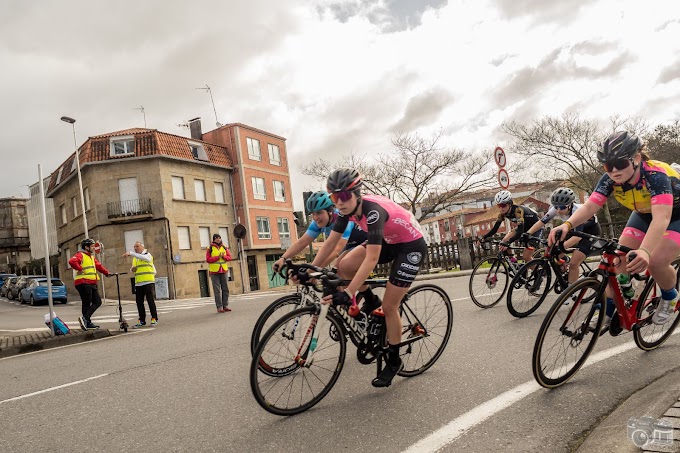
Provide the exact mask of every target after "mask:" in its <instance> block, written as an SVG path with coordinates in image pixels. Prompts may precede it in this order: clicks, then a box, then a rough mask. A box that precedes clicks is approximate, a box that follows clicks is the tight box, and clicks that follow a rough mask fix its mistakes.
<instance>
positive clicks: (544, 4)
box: [494, 0, 590, 24]
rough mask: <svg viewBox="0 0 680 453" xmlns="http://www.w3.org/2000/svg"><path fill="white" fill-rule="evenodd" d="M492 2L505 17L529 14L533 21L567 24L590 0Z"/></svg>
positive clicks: (512, 0)
mask: <svg viewBox="0 0 680 453" xmlns="http://www.w3.org/2000/svg"><path fill="white" fill-rule="evenodd" d="M494 3H495V4H496V5H497V7H498V9H499V10H500V12H501V14H502V15H503V16H504V17H505V18H507V19H515V18H519V17H525V16H529V17H531V18H532V19H533V22H534V23H546V22H556V23H559V24H568V23H569V22H572V21H573V20H574V19H576V18H577V17H578V14H579V12H580V9H581V8H582V7H583V6H585V5H587V4H588V3H590V1H589V0H571V1H568V2H560V1H553V2H551V1H544V0H494Z"/></svg>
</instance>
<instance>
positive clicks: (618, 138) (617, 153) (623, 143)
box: [597, 131, 644, 163]
mask: <svg viewBox="0 0 680 453" xmlns="http://www.w3.org/2000/svg"><path fill="white" fill-rule="evenodd" d="M642 145H644V142H643V141H642V140H641V139H640V138H639V137H638V136H637V135H635V134H633V133H632V132H627V131H621V132H614V133H613V134H612V135H610V136H609V137H607V139H606V140H605V141H604V143H602V149H601V150H600V151H598V152H597V160H599V161H600V162H603V163H604V162H607V161H610V160H612V159H630V158H631V157H633V156H634V155H635V153H636V152H638V151H639V150H640V148H642Z"/></svg>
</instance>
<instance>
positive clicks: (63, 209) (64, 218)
mask: <svg viewBox="0 0 680 453" xmlns="http://www.w3.org/2000/svg"><path fill="white" fill-rule="evenodd" d="M61 224H62V225H66V206H64V205H61Z"/></svg>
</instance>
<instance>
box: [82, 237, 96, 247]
mask: <svg viewBox="0 0 680 453" xmlns="http://www.w3.org/2000/svg"><path fill="white" fill-rule="evenodd" d="M94 244H95V241H94V239H90V238H87V239H83V242H81V243H80V247H82V248H83V249H84V248H85V247H92V246H93V245H94Z"/></svg>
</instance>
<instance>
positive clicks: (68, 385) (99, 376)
mask: <svg viewBox="0 0 680 453" xmlns="http://www.w3.org/2000/svg"><path fill="white" fill-rule="evenodd" d="M108 375H109V374H108V373H106V374H100V375H98V376H92V377H89V378H87V379H81V380H80V381H75V382H69V383H68V384H62V385H58V386H56V387H50V388H48V389H45V390H38V391H37V392H33V393H27V394H26V395H20V396H15V397H14V398H10V399H7V400H2V401H0V404H4V403H9V402H10V401H17V400H21V399H24V398H29V397H31V396H36V395H40V394H42V393H47V392H52V391H54V390H59V389H63V388H65V387H71V386H72V385H78V384H82V383H84V382H87V381H91V380H93V379H99V378H102V377H104V376H108Z"/></svg>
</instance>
